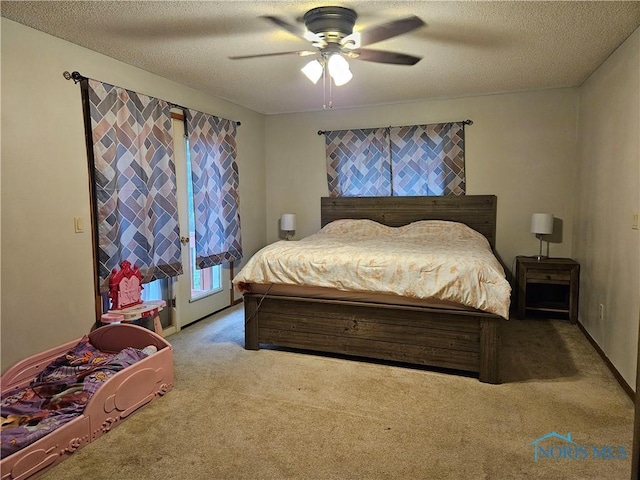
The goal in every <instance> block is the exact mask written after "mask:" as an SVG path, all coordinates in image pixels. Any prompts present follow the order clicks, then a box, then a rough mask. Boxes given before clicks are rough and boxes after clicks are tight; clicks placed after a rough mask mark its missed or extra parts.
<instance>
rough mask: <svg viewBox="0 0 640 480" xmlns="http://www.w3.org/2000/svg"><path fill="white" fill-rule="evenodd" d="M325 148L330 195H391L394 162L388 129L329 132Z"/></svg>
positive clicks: (326, 136)
mask: <svg viewBox="0 0 640 480" xmlns="http://www.w3.org/2000/svg"><path fill="white" fill-rule="evenodd" d="M325 148H326V155H327V182H328V184H329V195H330V196H332V197H381V196H388V195H390V191H391V163H390V159H389V132H388V129H386V128H375V129H364V130H335V131H332V132H326V133H325Z"/></svg>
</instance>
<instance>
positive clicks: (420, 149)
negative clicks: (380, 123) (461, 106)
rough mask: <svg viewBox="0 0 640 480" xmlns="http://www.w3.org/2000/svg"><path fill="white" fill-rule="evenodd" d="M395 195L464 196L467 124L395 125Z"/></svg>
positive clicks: (391, 133) (392, 143) (393, 159)
mask: <svg viewBox="0 0 640 480" xmlns="http://www.w3.org/2000/svg"><path fill="white" fill-rule="evenodd" d="M389 137H390V140H391V171H392V172H393V178H392V181H393V195H397V196H415V195H464V194H465V190H466V184H465V169H464V123H462V122H457V123H439V124H434V125H414V126H409V127H392V128H391V129H390V133H389Z"/></svg>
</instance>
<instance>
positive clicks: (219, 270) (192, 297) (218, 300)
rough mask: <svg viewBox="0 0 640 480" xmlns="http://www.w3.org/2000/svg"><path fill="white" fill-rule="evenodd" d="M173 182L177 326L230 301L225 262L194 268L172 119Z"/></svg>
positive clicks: (184, 160)
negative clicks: (178, 250)
mask: <svg viewBox="0 0 640 480" xmlns="http://www.w3.org/2000/svg"><path fill="white" fill-rule="evenodd" d="M172 122H173V135H174V149H175V157H174V158H175V161H176V183H177V185H178V216H179V219H180V236H181V241H182V266H183V269H184V273H183V274H182V275H180V276H178V277H177V279H175V280H174V281H173V288H172V290H173V296H174V298H175V312H174V313H175V316H174V319H175V325H176V328H177V330H180V328H182V327H184V326H186V325H188V324H190V323H192V322H195V321H196V320H200V319H201V318H204V317H206V316H208V315H211V314H212V313H214V312H217V311H218V310H222V309H223V308H225V307H228V306H229V305H230V304H231V293H230V291H229V290H230V285H231V279H230V269H229V265H222V266H215V267H210V268H206V269H202V270H198V269H196V268H195V231H194V230H195V228H194V226H193V225H194V222H193V194H192V190H191V166H190V163H189V162H190V159H189V153H188V149H187V139H185V137H184V122H183V121H182V120H177V119H173V120H172Z"/></svg>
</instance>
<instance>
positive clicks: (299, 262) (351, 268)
mask: <svg viewBox="0 0 640 480" xmlns="http://www.w3.org/2000/svg"><path fill="white" fill-rule="evenodd" d="M233 283H234V285H235V287H236V289H237V290H238V291H240V292H241V293H247V292H252V293H261V290H262V293H264V291H266V290H265V287H259V286H258V285H263V286H267V288H268V286H269V285H273V287H271V289H270V290H269V292H268V293H270V294H273V293H277V292H282V289H283V288H284V287H285V286H286V288H292V287H295V288H305V287H319V288H320V289H323V290H321V291H320V292H321V293H320V294H329V295H335V294H336V292H347V293H348V296H347V297H348V298H349V295H350V298H352V299H356V300H357V298H358V295H363V294H372V295H376V296H380V297H378V298H379V299H381V300H382V301H384V302H390V303H396V304H397V303H398V301H402V302H409V304H411V302H418V303H420V302H424V301H427V302H430V305H432V306H433V305H439V306H448V307H449V308H451V307H457V308H468V309H476V310H480V311H483V312H489V313H494V314H497V315H500V316H502V317H503V318H507V317H508V312H509V302H510V295H511V288H510V286H509V283H508V282H507V280H506V278H505V273H504V269H503V268H502V266H501V264H500V262H499V261H498V260H497V259H496V257H495V256H494V255H493V252H492V250H491V247H490V245H489V242H488V241H487V239H486V238H485V237H484V236H483V235H482V234H480V233H478V232H476V231H475V230H473V229H471V228H469V227H467V226H466V225H463V224H461V223H456V222H447V221H440V220H430V221H420V222H414V223H411V224H409V225H405V226H403V227H388V226H385V225H381V224H379V223H377V222H374V221H372V220H336V221H334V222H331V223H330V224H328V225H326V226H325V227H324V228H323V229H322V230H320V231H319V232H318V233H316V234H314V235H311V236H309V237H306V238H304V239H302V240H300V241H280V242H276V243H274V244H271V245H268V246H267V247H265V248H263V249H262V250H260V251H259V252H258V253H256V254H255V255H254V256H253V257H252V258H251V259H250V260H249V262H247V264H246V265H245V266H244V267H243V268H242V270H241V271H240V272H239V273H238V275H236V277H235V278H234V280H233ZM302 292H304V290H302V291H300V290H299V291H298V294H300V293H302ZM308 292H311V290H308ZM354 294H355V297H354V296H353V295H354ZM326 298H330V297H326ZM332 298H335V297H332ZM401 299H402V300H401ZM434 302H435V303H434Z"/></svg>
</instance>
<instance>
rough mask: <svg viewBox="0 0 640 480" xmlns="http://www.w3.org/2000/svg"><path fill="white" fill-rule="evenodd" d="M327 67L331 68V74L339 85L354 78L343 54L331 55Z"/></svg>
mask: <svg viewBox="0 0 640 480" xmlns="http://www.w3.org/2000/svg"><path fill="white" fill-rule="evenodd" d="M327 68H329V75H331V78H333V82H334V83H335V84H336V86H337V87H339V86H341V85H344V84H345V83H347V82H348V81H349V80H351V79H352V78H353V74H352V73H351V70H349V63H348V62H347V61H346V60H345V58H344V57H343V56H342V55H339V54H333V55H331V56H330V57H329V61H328V62H327Z"/></svg>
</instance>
